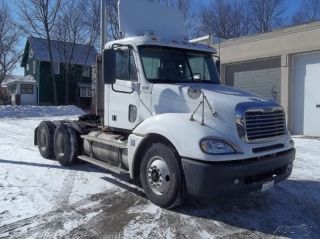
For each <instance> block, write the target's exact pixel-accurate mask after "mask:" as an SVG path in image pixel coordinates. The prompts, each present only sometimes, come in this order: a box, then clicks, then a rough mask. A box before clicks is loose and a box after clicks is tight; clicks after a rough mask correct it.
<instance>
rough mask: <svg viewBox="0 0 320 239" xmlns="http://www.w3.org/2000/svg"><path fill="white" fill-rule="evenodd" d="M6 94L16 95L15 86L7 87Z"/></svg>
mask: <svg viewBox="0 0 320 239" xmlns="http://www.w3.org/2000/svg"><path fill="white" fill-rule="evenodd" d="M8 92H9V93H10V94H16V93H17V84H13V85H8Z"/></svg>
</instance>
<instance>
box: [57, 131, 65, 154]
mask: <svg viewBox="0 0 320 239" xmlns="http://www.w3.org/2000/svg"><path fill="white" fill-rule="evenodd" d="M64 140H65V139H64V137H63V134H61V133H59V134H58V135H57V146H58V147H57V153H58V155H59V156H61V157H62V156H63V155H64V153H65V142H64Z"/></svg>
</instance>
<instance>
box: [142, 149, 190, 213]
mask: <svg viewBox="0 0 320 239" xmlns="http://www.w3.org/2000/svg"><path fill="white" fill-rule="evenodd" d="M140 180H141V184H142V186H143V188H144V190H145V193H146V195H147V197H148V198H149V199H150V201H151V202H153V203H154V204H156V205H158V206H160V207H163V208H173V207H176V206H179V205H180V204H182V202H183V200H184V197H185V181H184V177H183V172H182V168H181V166H180V163H179V157H178V155H177V154H176V152H175V150H174V149H172V148H171V147H170V146H168V145H166V144H163V143H155V144H152V145H151V147H150V148H149V149H148V150H147V151H146V153H145V155H144V157H143V159H142V162H141V168H140Z"/></svg>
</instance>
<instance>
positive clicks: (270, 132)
mask: <svg viewBox="0 0 320 239" xmlns="http://www.w3.org/2000/svg"><path fill="white" fill-rule="evenodd" d="M142 9H143V14H142V13H141V11H142ZM119 15H120V28H121V29H122V31H124V32H126V33H127V34H129V35H131V37H127V38H125V39H121V40H117V41H113V42H108V43H107V44H105V47H104V51H103V53H102V72H103V74H102V75H103V77H100V78H99V77H98V81H99V80H100V81H102V84H101V85H102V86H103V89H104V95H103V96H104V97H103V99H104V100H103V101H104V102H103V103H104V113H103V114H102V115H85V116H81V117H80V118H79V119H78V120H75V121H72V120H65V121H53V122H50V121H44V122H41V124H40V125H39V126H38V127H37V128H36V130H35V144H36V145H38V147H39V151H40V153H41V155H42V156H43V157H44V158H56V159H57V160H58V161H59V163H60V164H62V165H64V166H71V165H73V164H75V163H76V162H77V161H78V160H79V159H80V160H83V161H87V162H89V163H92V164H95V165H98V166H100V167H103V168H106V169H108V170H110V171H112V172H114V173H118V174H124V173H125V174H129V175H130V178H131V179H139V180H140V182H141V185H142V187H143V189H144V191H145V194H146V196H147V197H148V198H149V199H150V200H151V201H152V202H153V203H155V204H157V205H159V206H161V207H165V208H172V207H175V206H178V205H180V204H181V203H182V202H183V199H184V198H185V196H186V195H192V196H195V197H222V196H228V195H239V194H242V193H246V192H252V191H259V190H260V191H261V190H262V191H264V190H267V189H269V188H271V187H272V186H273V184H274V183H277V182H280V181H282V180H284V179H286V178H288V177H289V176H290V174H291V171H292V165H293V161H294V158H295V149H294V142H293V140H292V139H291V136H290V134H289V132H288V130H287V127H286V120H285V112H284V110H283V108H282V107H281V106H280V105H278V104H277V103H275V102H273V101H269V100H265V99H262V98H260V97H257V96H255V95H253V94H250V93H247V92H243V91H240V90H237V89H234V88H232V87H227V86H224V85H221V83H220V80H219V75H218V71H217V67H216V64H215V61H214V58H215V54H216V50H215V49H213V48H211V47H209V46H206V45H201V44H193V43H189V42H188V41H186V39H185V38H184V37H183V35H184V32H183V30H181V29H183V27H182V25H183V24H182V20H181V19H182V18H181V15H180V14H179V13H178V12H176V11H175V10H173V9H171V8H167V7H164V6H158V5H156V4H154V3H150V2H145V1H143V0H136V1H131V0H120V2H119ZM235 54H236V53H235ZM100 83H101V82H100ZM97 87H99V84H97Z"/></svg>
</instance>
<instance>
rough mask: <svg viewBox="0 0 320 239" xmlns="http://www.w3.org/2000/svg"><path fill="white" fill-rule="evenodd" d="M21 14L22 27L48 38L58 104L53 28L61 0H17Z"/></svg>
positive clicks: (32, 33) (35, 34)
mask: <svg viewBox="0 0 320 239" xmlns="http://www.w3.org/2000/svg"><path fill="white" fill-rule="evenodd" d="M17 5H18V8H19V11H20V16H21V18H22V19H23V21H22V22H21V26H20V27H21V29H22V30H23V31H24V32H26V33H27V34H28V35H31V36H37V37H40V38H44V39H46V40H47V47H48V51H49V56H50V67H51V77H52V84H53V98H54V104H58V95H57V85H56V80H55V75H54V64H53V54H52V46H51V38H52V37H51V30H52V28H53V27H54V25H55V22H56V18H57V14H58V12H59V10H60V7H61V0H55V1H50V0H17Z"/></svg>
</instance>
